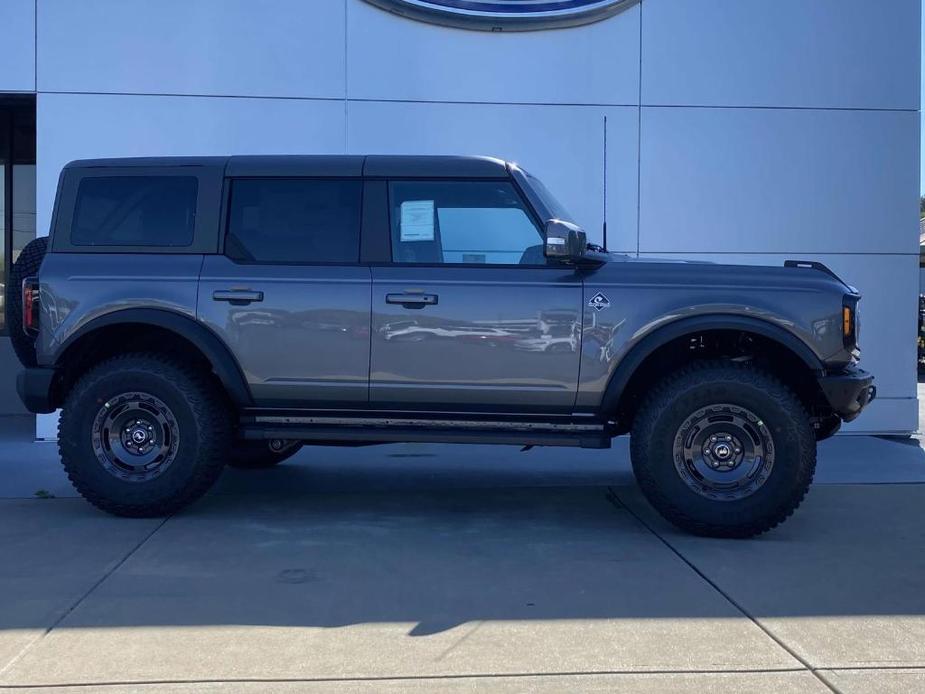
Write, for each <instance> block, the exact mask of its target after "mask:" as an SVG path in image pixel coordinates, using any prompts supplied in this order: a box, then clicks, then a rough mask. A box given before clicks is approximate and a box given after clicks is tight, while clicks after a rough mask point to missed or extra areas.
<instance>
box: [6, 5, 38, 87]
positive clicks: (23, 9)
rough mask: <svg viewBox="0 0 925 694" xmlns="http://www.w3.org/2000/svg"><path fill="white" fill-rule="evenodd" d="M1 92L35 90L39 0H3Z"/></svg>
mask: <svg viewBox="0 0 925 694" xmlns="http://www.w3.org/2000/svg"><path fill="white" fill-rule="evenodd" d="M0 34H2V38H0V92H31V91H35V0H3V2H0Z"/></svg>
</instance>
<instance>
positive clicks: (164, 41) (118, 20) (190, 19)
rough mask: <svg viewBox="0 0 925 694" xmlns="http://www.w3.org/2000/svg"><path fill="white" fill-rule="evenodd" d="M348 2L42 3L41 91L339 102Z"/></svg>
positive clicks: (186, 0) (173, 0)
mask: <svg viewBox="0 0 925 694" xmlns="http://www.w3.org/2000/svg"><path fill="white" fill-rule="evenodd" d="M346 1H347V0H311V1H310V2H306V1H305V0H261V1H260V2H254V1H253V0H195V2H190V1H189V0H157V2H151V0H87V1H81V2H74V1H73V0H40V2H39V6H38V7H39V12H38V21H39V27H40V29H41V30H40V32H39V61H38V62H39V89H40V90H42V91H66V92H110V93H125V94H192V95H200V94H210V95H229V96H288V97H328V98H343V96H344V8H345V2H346Z"/></svg>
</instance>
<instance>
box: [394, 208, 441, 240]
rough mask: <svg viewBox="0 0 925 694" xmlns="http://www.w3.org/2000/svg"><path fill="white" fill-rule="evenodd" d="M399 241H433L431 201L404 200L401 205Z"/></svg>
mask: <svg viewBox="0 0 925 694" xmlns="http://www.w3.org/2000/svg"><path fill="white" fill-rule="evenodd" d="M401 240H402V241H433V240H434V201H433V200H406V201H405V202H403V203H402V204H401Z"/></svg>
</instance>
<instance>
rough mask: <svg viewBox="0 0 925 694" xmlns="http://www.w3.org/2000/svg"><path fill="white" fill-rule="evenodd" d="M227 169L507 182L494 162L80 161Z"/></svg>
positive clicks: (386, 158)
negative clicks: (503, 180)
mask: <svg viewBox="0 0 925 694" xmlns="http://www.w3.org/2000/svg"><path fill="white" fill-rule="evenodd" d="M184 166H189V167H223V168H224V169H225V175H226V176H371V177H384V176H403V177H404V176H428V177H467V178H506V177H507V176H508V165H507V162H505V161H503V160H501V159H495V158H493V157H475V156H433V155H403V156H397V155H380V154H371V155H368V156H363V155H351V154H273V155H267V154H256V155H233V156H229V157H126V158H118V159H78V160H75V161H72V162H70V163H69V164H67V165H66V166H65V168H67V169H77V168H136V167H150V168H156V167H184Z"/></svg>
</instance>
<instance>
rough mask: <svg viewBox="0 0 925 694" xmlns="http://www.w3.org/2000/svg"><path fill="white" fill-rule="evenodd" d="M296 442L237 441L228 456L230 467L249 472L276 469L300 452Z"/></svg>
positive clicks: (300, 446)
mask: <svg viewBox="0 0 925 694" xmlns="http://www.w3.org/2000/svg"><path fill="white" fill-rule="evenodd" d="M301 448H302V444H301V443H299V442H294V441H278V440H272V441H236V442H235V444H234V447H233V448H232V450H231V452H230V453H229V454H228V466H229V467H234V468H243V469H248V470H259V469H262V468H268V467H274V466H276V465H279V464H280V463H281V462H283V461H284V460H289V458H291V457H292V456H294V455H295V454H296V453H298V452H299V449H301Z"/></svg>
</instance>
